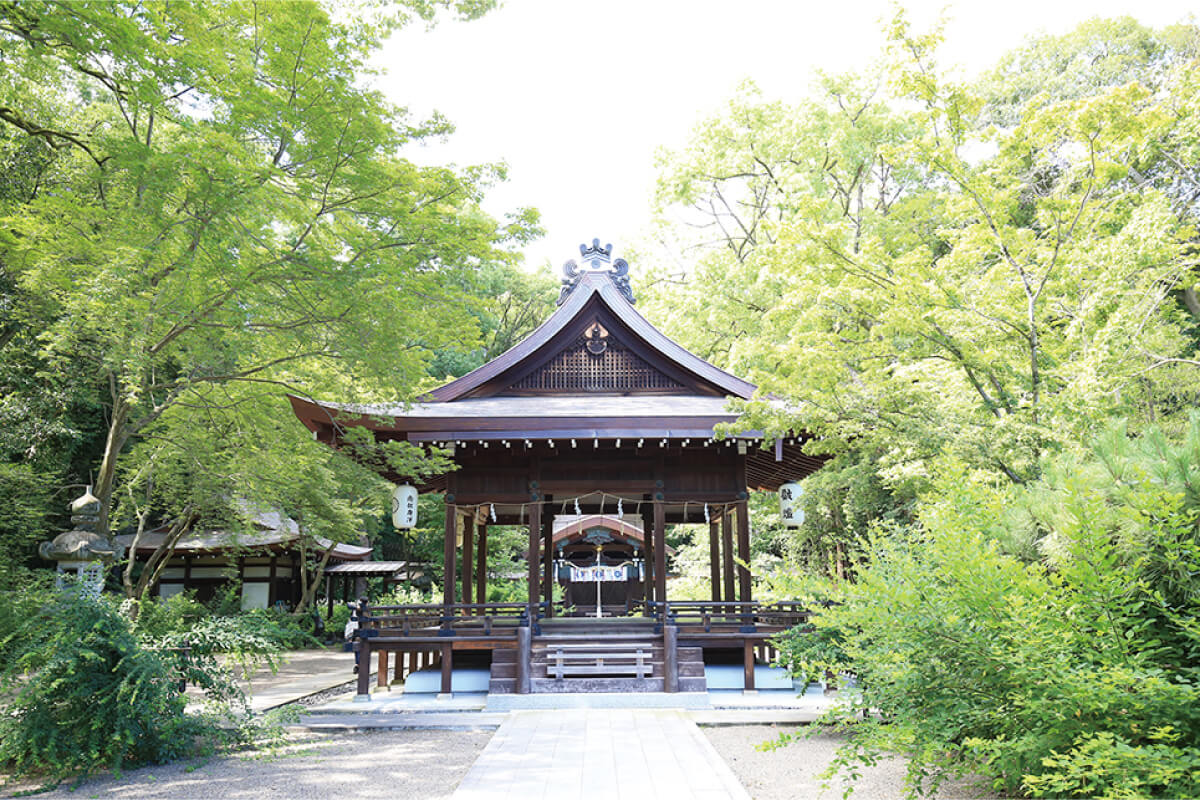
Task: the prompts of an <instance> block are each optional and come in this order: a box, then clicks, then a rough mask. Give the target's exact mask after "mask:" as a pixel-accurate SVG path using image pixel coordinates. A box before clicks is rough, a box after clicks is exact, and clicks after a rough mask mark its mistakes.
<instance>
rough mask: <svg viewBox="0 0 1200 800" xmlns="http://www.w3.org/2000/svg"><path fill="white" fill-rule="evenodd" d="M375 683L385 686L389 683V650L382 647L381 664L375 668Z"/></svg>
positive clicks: (380, 652) (380, 686) (381, 686)
mask: <svg viewBox="0 0 1200 800" xmlns="http://www.w3.org/2000/svg"><path fill="white" fill-rule="evenodd" d="M375 685H376V686H378V687H379V688H381V689H382V688H384V687H386V686H387V685H388V651H387V650H383V649H380V651H379V666H378V668H377V669H376V670H375Z"/></svg>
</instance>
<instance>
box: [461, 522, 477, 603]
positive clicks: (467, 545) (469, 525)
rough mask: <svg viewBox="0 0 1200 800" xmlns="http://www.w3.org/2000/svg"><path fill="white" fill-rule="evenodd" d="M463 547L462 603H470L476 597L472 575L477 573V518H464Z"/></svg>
mask: <svg viewBox="0 0 1200 800" xmlns="http://www.w3.org/2000/svg"><path fill="white" fill-rule="evenodd" d="M462 526H463V545H462V595H461V596H462V601H463V602H464V603H470V602H471V598H472V597H474V596H475V585H474V581H473V580H472V573H473V572H474V571H475V516H474V515H473V514H466V515H464V516H463V522H462Z"/></svg>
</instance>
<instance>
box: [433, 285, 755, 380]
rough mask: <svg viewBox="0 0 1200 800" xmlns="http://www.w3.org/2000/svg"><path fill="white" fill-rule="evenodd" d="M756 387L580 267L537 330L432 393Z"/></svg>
mask: <svg viewBox="0 0 1200 800" xmlns="http://www.w3.org/2000/svg"><path fill="white" fill-rule="evenodd" d="M596 325H599V326H600V332H601V334H602V335H599V336H597V335H596V333H595V332H594V329H595V326H596ZM589 339H590V340H592V343H591V344H592V346H591V348H589V347H588V344H589V342H588V340H589ZM597 339H599V340H600V341H596V340H597ZM595 350H600V352H599V353H596V352H594V351H595ZM754 389H755V387H754V385H753V384H750V383H747V382H746V381H743V380H741V379H740V378H737V377H735V376H733V375H730V374H729V373H728V372H725V371H724V370H720V369H718V368H716V367H714V366H713V365H711V364H709V363H708V362H707V361H704V360H703V359H702V358H700V357H698V356H696V355H694V354H692V353H690V352H688V351H687V350H685V349H684V348H683V347H681V346H680V345H678V344H676V343H675V342H673V341H671V340H670V339H668V338H667V337H666V336H664V335H663V334H662V333H661V332H660V331H659V330H658V329H657V328H655V327H654V326H653V325H651V324H650V323H649V322H648V321H646V319H645V317H643V316H642V315H641V314H639V313H638V312H637V311H636V310H635V309H634V308H633V306H632V305H631V304H630V303H629V301H628V300H626V299H625V297H624V296H622V294H621V292H620V290H619V289H618V288H617V287H616V286H615V285H614V284H613V283H612V281H611V280H609V279H608V278H607V277H606V276H604V275H593V274H585V275H582V276H581V277H580V279H579V282H578V284H576V286H575V287H574V289H573V291H571V293H570V295H569V296H568V297H567V298H566V301H565V302H564V303H563V305H562V306H560V307H559V308H558V310H557V311H556V312H555V313H554V314H553V315H552V316H551V317H550V318H549V319H548V320H546V322H544V323H543V324H542V325H541V326H540V327H538V329H537V330H535V331H534V332H533V333H531V334H530V335H529V336H527V337H526V338H525V339H523V340H522V341H521V342H519V343H518V344H517V345H515V346H514V347H513V348H511V349H510V350H509V351H508V352H506V353H504V354H503V355H501V356H498V357H497V358H495V359H493V360H492V361H490V362H488V363H487V364H484V365H483V366H482V367H480V368H479V369H476V370H474V371H472V372H470V373H468V374H466V375H464V376H463V377H461V378H459V379H458V380H455V381H452V382H451V383H448V384H446V385H445V386H442V387H440V388H438V389H435V390H433V391H432V392H431V393H430V396H429V399H430V400H435V401H442V402H450V401H453V400H458V399H462V398H468V397H489V396H494V395H510V394H542V393H546V394H574V393H578V394H587V393H589V392H592V393H617V394H641V393H647V394H710V395H718V396H725V395H732V396H734V397H743V398H748V397H750V396H751V395H752V394H753V393H754Z"/></svg>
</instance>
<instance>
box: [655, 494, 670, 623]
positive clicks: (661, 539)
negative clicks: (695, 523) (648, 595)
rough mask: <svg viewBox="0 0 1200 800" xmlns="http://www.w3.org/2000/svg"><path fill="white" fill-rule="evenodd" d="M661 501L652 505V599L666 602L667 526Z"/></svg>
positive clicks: (664, 509)
mask: <svg viewBox="0 0 1200 800" xmlns="http://www.w3.org/2000/svg"><path fill="white" fill-rule="evenodd" d="M666 512H667V510H666V508H664V507H663V503H662V501H661V500H660V501H658V502H657V503H655V504H654V597H655V598H656V599H657V600H658V602H660V603H665V602H666V601H667V524H666Z"/></svg>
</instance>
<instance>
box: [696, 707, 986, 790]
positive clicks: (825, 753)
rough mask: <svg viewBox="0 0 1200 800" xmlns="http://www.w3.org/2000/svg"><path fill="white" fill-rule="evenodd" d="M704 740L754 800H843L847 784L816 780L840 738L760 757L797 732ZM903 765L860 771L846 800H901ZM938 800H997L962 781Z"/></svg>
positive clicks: (709, 731) (727, 732)
mask: <svg viewBox="0 0 1200 800" xmlns="http://www.w3.org/2000/svg"><path fill="white" fill-rule="evenodd" d="M702 730H703V731H704V733H705V735H707V736H708V740H709V741H710V742H712V744H713V747H715V748H716V750H717V752H718V753H720V754H721V757H722V758H724V759H725V762H726V763H727V764H729V766H730V768H731V769H733V772H734V774H735V775H737V777H738V780H740V781H741V782H742V785H743V786H744V787H746V791H747V792H749V793H750V796H751V797H752V798H754V800H841V797H842V791H843V789H844V788H845V783H843V782H842V781H840V780H834V781H832V782H830V785H829V788H824V786H823V784H824V780H823V779H822V778H820V777H818V776H819V775H820V774H821V772H823V771H824V770H825V768H826V767H828V766H829V762H830V761H831V760H832V759H833V755H834V752H835V751H836V750H837V748H838V745H839V744H840V743H841V741H842V740H841V738H840V737H838V736H833V735H828V734H825V735H819V736H816V737H814V738H812V739H807V740H802V741H800V742H797V743H795V744H791V745H788V746H787V747H784V748H782V749H779V750H773V751H768V752H765V753H764V752H759V751H758V750H756V749H755V748H756V747H757V746H758V745H759V744H761V743H762V742H765V741H767V740H768V739H774V738H776V737H778V736H779V734H780V733H782V732H783V731H785V730H786V731H794V730H796V729H795V728H785V727H776V726H774V725H738V726H730V727H714V728H703V729H702ZM904 771H905V763H904V760H903V759H901V758H890V759H886V760H882V761H880V762H879V763H877V764H875V765H874V766H872V767H864V768H863V769H862V770H861V776H860V777H859V779H858V780H857V781H855V782H854V793H853V794H851V795H850V800H898V798H901V797H903V796H904ZM934 797H935V798H938V800H966V799H967V798H971V800H995V795H992V794H989V793H988V790H987V787H982V788H980V787H975V786H972V785H971V784H970V783H969V782H966V781H960V782H956V783H953V784H948V785H944V786H942V787H941V789H940V790H939V791H938V793H937V794H936V795H934Z"/></svg>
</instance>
